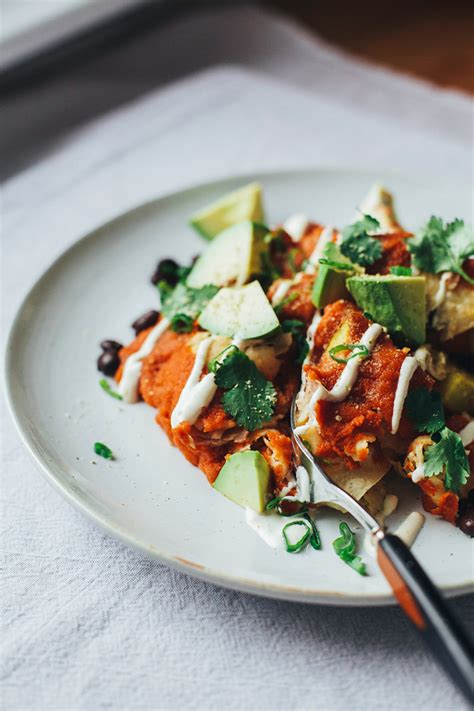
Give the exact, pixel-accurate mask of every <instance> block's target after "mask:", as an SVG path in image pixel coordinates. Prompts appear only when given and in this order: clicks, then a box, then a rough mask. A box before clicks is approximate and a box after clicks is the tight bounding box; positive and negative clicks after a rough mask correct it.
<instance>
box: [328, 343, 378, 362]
mask: <svg viewBox="0 0 474 711" xmlns="http://www.w3.org/2000/svg"><path fill="white" fill-rule="evenodd" d="M341 351H354V352H353V353H352V355H350V356H349V357H348V358H344V357H342V358H338V357H337V355H336V353H340V352H341ZM329 355H330V356H331V358H332V359H333V360H335V361H336V363H347V362H348V361H350V360H351V358H357V357H359V358H368V357H369V355H370V353H369V349H368V348H367V346H364V345H363V344H362V343H341V344H340V345H339V346H334V348H331V349H330V350H329Z"/></svg>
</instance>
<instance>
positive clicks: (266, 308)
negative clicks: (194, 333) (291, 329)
mask: <svg viewBox="0 0 474 711" xmlns="http://www.w3.org/2000/svg"><path fill="white" fill-rule="evenodd" d="M199 325H200V326H201V327H202V328H204V329H205V330H206V331H209V332H210V333H213V334H216V335H219V336H237V337H238V338H241V339H243V340H246V339H247V338H263V337H264V336H269V335H270V334H271V333H274V332H275V331H276V330H277V329H278V328H279V327H280V322H279V321H278V317H277V315H276V313H275V311H274V310H273V308H272V306H271V304H270V302H269V301H268V299H267V297H266V295H265V292H264V291H263V289H262V287H261V286H260V284H259V282H258V281H253V282H251V283H250V284H247V285H246V286H242V287H241V288H233V289H225V288H224V289H221V290H220V291H218V292H217V294H216V295H215V296H214V297H213V298H212V299H211V300H210V302H209V303H208V305H207V306H206V308H205V309H204V311H202V313H201V315H200V317H199Z"/></svg>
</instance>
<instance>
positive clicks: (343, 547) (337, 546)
mask: <svg viewBox="0 0 474 711" xmlns="http://www.w3.org/2000/svg"><path fill="white" fill-rule="evenodd" d="M339 531H340V532H341V535H340V537H339V538H336V539H335V540H334V541H333V542H332V547H333V549H334V552H335V553H336V555H338V556H339V558H340V559H341V560H343V561H344V563H347V565H349V566H350V567H351V568H353V570H355V571H356V572H357V573H359V575H367V571H366V568H365V563H364V562H363V560H362V558H361V557H360V556H359V555H357V554H356V538H355V535H354V533H353V532H352V531H351V529H350V528H349V526H348V525H347V523H344V521H342V522H341V523H340V524H339Z"/></svg>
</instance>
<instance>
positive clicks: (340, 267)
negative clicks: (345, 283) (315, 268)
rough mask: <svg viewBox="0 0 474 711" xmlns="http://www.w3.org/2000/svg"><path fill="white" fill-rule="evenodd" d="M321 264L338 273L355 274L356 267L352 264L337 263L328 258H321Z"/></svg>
mask: <svg viewBox="0 0 474 711" xmlns="http://www.w3.org/2000/svg"><path fill="white" fill-rule="evenodd" d="M318 261H319V263H320V264H326V265H327V266H328V267H331V268H332V269H335V270H336V271H344V272H353V271H354V266H353V265H352V264H347V263H344V262H337V261H335V260H334V259H328V258H327V257H321V259H319V260H318Z"/></svg>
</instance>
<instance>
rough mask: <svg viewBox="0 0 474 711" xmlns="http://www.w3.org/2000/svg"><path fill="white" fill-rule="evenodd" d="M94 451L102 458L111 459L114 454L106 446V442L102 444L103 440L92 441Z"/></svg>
mask: <svg viewBox="0 0 474 711" xmlns="http://www.w3.org/2000/svg"><path fill="white" fill-rule="evenodd" d="M94 452H95V453H96V454H98V455H99V457H103V458H104V459H113V458H114V455H113V452H112V450H111V449H110V448H109V447H107V445H106V444H103V442H95V443H94Z"/></svg>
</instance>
